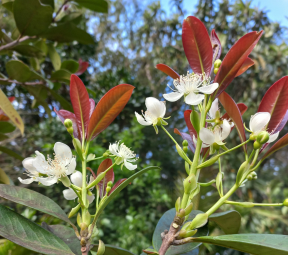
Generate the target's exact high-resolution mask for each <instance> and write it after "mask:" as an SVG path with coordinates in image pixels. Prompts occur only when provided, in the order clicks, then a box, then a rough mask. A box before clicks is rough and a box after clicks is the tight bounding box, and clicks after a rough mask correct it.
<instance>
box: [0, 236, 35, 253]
mask: <svg viewBox="0 0 288 255" xmlns="http://www.w3.org/2000/svg"><path fill="white" fill-rule="evenodd" d="M0 254H3V255H4V254H5V255H6V254H9V255H10V254H13V255H35V253H34V252H33V251H31V250H28V249H26V248H24V247H22V246H19V245H17V244H15V243H13V242H11V241H10V240H7V239H0Z"/></svg>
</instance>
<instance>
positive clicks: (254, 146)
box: [253, 141, 262, 150]
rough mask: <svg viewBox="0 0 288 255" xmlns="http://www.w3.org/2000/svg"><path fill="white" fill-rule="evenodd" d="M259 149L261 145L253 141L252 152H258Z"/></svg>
mask: <svg viewBox="0 0 288 255" xmlns="http://www.w3.org/2000/svg"><path fill="white" fill-rule="evenodd" d="M261 147H262V144H261V143H259V142H258V141H255V142H254V143H253V148H254V150H259V149H260V148H261Z"/></svg>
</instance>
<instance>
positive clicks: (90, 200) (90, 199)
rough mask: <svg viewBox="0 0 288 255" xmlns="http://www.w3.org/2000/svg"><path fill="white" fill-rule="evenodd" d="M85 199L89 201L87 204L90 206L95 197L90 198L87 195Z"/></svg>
mask: <svg viewBox="0 0 288 255" xmlns="http://www.w3.org/2000/svg"><path fill="white" fill-rule="evenodd" d="M87 199H88V201H89V204H91V203H92V202H93V200H94V199H95V196H94V195H91V196H89V195H87Z"/></svg>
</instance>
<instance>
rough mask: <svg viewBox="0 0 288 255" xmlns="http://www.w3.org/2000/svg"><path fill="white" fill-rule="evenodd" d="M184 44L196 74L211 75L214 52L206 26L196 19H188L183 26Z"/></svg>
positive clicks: (191, 17)
mask: <svg viewBox="0 0 288 255" xmlns="http://www.w3.org/2000/svg"><path fill="white" fill-rule="evenodd" d="M182 43H183V48H184V52H185V55H186V58H187V60H188V62H189V64H190V67H191V68H192V70H193V72H194V73H197V74H202V73H203V72H205V73H206V75H210V71H211V67H212V60H213V50H212V45H211V41H210V37H209V34H208V32H207V29H206V27H205V25H204V24H203V23H202V22H201V21H200V20H199V19H197V18H196V17H193V16H189V17H187V18H186V19H185V20H184V22H183V26H182Z"/></svg>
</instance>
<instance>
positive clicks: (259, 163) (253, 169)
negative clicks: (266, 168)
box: [250, 160, 263, 172]
mask: <svg viewBox="0 0 288 255" xmlns="http://www.w3.org/2000/svg"><path fill="white" fill-rule="evenodd" d="M262 162H263V160H260V161H259V162H258V164H257V165H256V166H255V167H254V168H252V169H251V170H250V172H253V171H255V170H256V169H257V168H258V167H259V166H260V165H261V163H262Z"/></svg>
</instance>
